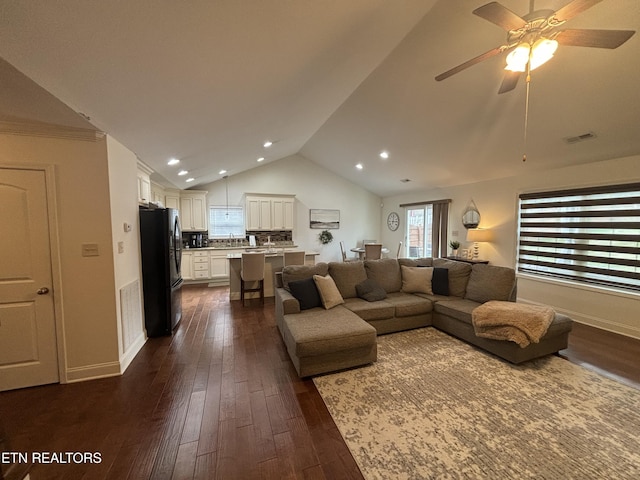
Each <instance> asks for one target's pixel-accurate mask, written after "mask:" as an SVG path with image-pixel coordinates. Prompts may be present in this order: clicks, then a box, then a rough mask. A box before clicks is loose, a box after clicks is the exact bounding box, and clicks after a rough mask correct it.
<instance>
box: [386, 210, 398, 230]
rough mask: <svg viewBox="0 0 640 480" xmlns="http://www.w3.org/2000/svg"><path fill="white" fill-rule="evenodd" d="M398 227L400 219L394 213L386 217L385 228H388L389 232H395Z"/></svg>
mask: <svg viewBox="0 0 640 480" xmlns="http://www.w3.org/2000/svg"><path fill="white" fill-rule="evenodd" d="M399 226H400V217H399V216H398V214H397V213H396V212H391V213H390V214H389V216H388V217H387V227H389V230H391V231H392V232H395V231H396V230H397V229H398V227H399Z"/></svg>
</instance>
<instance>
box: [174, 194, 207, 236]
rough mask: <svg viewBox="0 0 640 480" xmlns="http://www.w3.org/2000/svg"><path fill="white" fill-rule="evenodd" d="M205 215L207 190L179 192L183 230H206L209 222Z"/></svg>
mask: <svg viewBox="0 0 640 480" xmlns="http://www.w3.org/2000/svg"><path fill="white" fill-rule="evenodd" d="M207 216H208V212H207V192H204V191H193V192H192V191H182V192H180V217H181V224H182V230H183V231H185V232H188V231H200V232H204V231H207V230H208V223H209V222H208V218H207Z"/></svg>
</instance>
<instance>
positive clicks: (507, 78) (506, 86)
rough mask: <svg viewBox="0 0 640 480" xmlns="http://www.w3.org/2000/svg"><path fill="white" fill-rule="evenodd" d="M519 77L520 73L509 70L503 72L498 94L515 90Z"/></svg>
mask: <svg viewBox="0 0 640 480" xmlns="http://www.w3.org/2000/svg"><path fill="white" fill-rule="evenodd" d="M521 75H522V72H512V71H510V70H505V72H504V78H503V79H502V85H500V90H498V94H501V93H506V92H510V91H511V90H513V89H514V88H516V85H517V84H518V80H519V79H520V76H521Z"/></svg>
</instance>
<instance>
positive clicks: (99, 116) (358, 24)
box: [0, 0, 640, 196]
mask: <svg viewBox="0 0 640 480" xmlns="http://www.w3.org/2000/svg"><path fill="white" fill-rule="evenodd" d="M484 3H487V0H458V1H455V2H454V1H451V0H439V1H435V0H393V1H391V0H322V1H318V0H216V1H212V0H199V1H196V0H192V1H188V2H185V1H177V0H162V1H160V0H133V1H128V2H127V1H116V0H109V1H105V0H73V1H72V0H61V1H57V2H43V1H41V0H20V1H15V0H0V57H2V58H4V59H5V60H6V61H7V62H8V63H10V64H11V65H13V66H15V67H16V68H17V69H18V70H19V71H21V72H23V73H24V74H25V75H27V76H28V77H30V78H31V79H33V80H34V81H35V82H37V83H38V84H39V85H41V86H43V87H44V88H45V89H47V90H48V91H49V92H51V93H52V94H53V95H54V96H55V97H57V98H59V99H60V100H62V101H63V102H65V103H66V104H67V105H69V106H70V107H71V108H72V109H73V110H75V111H76V112H81V113H83V114H84V115H86V116H88V117H90V120H91V123H92V124H93V125H95V126H96V127H98V128H99V129H101V130H103V131H105V132H107V133H108V134H110V135H112V136H113V137H115V138H116V139H118V140H119V141H120V142H121V143H123V144H124V145H125V146H127V147H128V148H129V149H131V150H133V151H134V152H135V153H136V154H137V155H138V156H139V158H140V159H141V160H142V161H144V162H145V163H147V164H148V165H149V166H151V167H152V168H153V169H154V170H156V171H157V172H158V173H159V174H160V175H161V176H162V177H164V178H165V179H166V180H168V181H169V182H170V183H172V184H174V185H175V186H177V187H180V188H186V187H187V186H189V187H193V186H197V185H201V184H205V183H209V182H212V181H215V180H217V179H219V178H220V177H221V175H220V174H219V173H218V172H219V171H220V170H221V169H226V170H227V171H228V174H229V175H233V174H236V173H239V172H241V171H244V170H247V169H250V168H254V167H257V166H260V165H262V164H264V163H268V162H269V161H274V160H277V159H279V158H283V157H286V156H289V155H292V154H296V153H299V154H301V155H304V156H305V157H307V158H309V159H310V160H312V161H314V162H317V163H318V164H321V165H323V166H324V167H326V168H328V169H330V170H332V171H334V172H336V173H338V174H339V175H342V176H344V177H346V178H348V179H349V180H351V181H353V182H355V183H358V184H360V185H362V186H363V187H365V188H367V189H369V190H370V191H372V192H374V193H376V194H378V195H380V196H388V195H393V194H397V193H401V192H406V191H410V190H415V189H426V188H433V187H438V186H446V185H454V184H461V183H469V182H474V181H479V180H483V179H490V178H500V177H505V176H510V175H514V174H519V173H523V172H525V173H526V171H527V170H528V169H540V168H548V167H550V166H562V165H573V164H580V163H586V162H592V161H598V160H602V159H607V158H615V157H622V156H627V155H633V154H639V153H640V135H639V134H638V126H639V125H640V88H638V78H640V61H638V59H639V58H640V34H636V35H634V36H633V37H632V38H631V39H630V40H629V41H628V42H627V43H625V44H624V45H622V46H621V47H620V48H618V49H615V50H605V49H596V48H582V47H560V48H559V49H558V52H557V53H556V56H555V58H554V59H553V60H551V61H550V62H549V63H548V64H546V65H545V66H543V67H541V68H540V69H538V70H536V71H534V72H533V73H532V81H531V91H530V107H529V125H528V140H527V145H526V148H525V145H524V140H523V137H524V135H523V133H524V109H525V82H524V81H522V80H521V81H520V83H519V84H518V87H517V88H516V89H515V90H514V91H512V92H510V93H507V94H503V95H497V94H496V92H497V89H498V87H499V85H500V82H501V79H502V65H503V57H502V56H499V57H494V58H492V59H489V60H487V61H485V62H483V63H481V64H478V65H475V66H473V67H471V68H469V69H467V70H464V71H463V72H461V73H458V74H457V75H454V76H453V77H451V78H449V79H447V80H445V81H443V82H436V81H435V80H434V77H435V76H436V75H437V74H439V73H442V72H444V71H445V70H448V69H449V68H451V67H454V66H455V65H457V64H459V63H462V62H464V61H466V60H468V59H470V58H472V57H475V56H476V55H479V54H481V53H483V52H485V51H487V50H490V49H491V48H493V47H496V46H499V45H501V44H503V43H504V42H505V40H506V33H505V32H504V31H503V30H502V29H501V28H500V27H498V26H496V25H494V24H492V23H490V22H488V21H486V20H484V19H482V18H480V17H478V16H475V15H473V14H472V13H471V12H472V11H473V10H474V9H475V8H477V7H479V6H480V5H483V4H484ZM500 3H502V4H503V5H505V6H506V7H508V8H510V9H511V10H513V11H514V12H515V13H517V14H519V15H525V14H526V13H527V12H528V10H529V6H530V5H529V3H530V1H529V0H502V1H501V2H500ZM566 3H568V0H537V1H536V2H535V8H536V9H553V10H557V9H558V8H559V7H561V6H563V5H565V4H566ZM567 27H568V28H599V29H600V28H604V29H626V30H640V1H638V0H604V1H603V2H602V3H599V4H597V5H595V6H593V7H592V8H590V9H589V10H587V11H585V12H583V13H582V14H580V15H578V16H577V17H575V18H574V19H572V20H570V21H569V22H567ZM9 73H10V69H9V68H8V66H7V65H3V64H2V63H0V75H2V76H3V77H8V76H9ZM11 75H12V76H14V77H15V73H11ZM6 83H7V82H6V81H4V82H3V83H2V85H6ZM7 95H8V94H7V93H6V92H4V94H3V92H0V99H3V97H4V99H3V102H2V104H0V109H1V110H0V115H5V116H7V115H10V116H12V117H16V116H17V117H21V116H23V117H30V118H33V119H35V120H39V121H52V117H56V115H54V114H52V112H51V111H50V110H47V108H45V106H44V105H45V104H46V102H40V103H39V104H38V107H36V108H34V106H33V104H32V105H28V103H29V102H27V101H24V102H16V101H10V102H7V101H5V100H6V97H7ZM22 96H23V97H25V96H26V95H25V94H24V92H23V93H22ZM13 97H14V98H15V95H14V96H13ZM29 98H32V99H34V100H35V98H36V96H35V95H34V96H29ZM58 113H60V112H58ZM57 118H58V121H59V122H61V123H63V124H65V123H66V124H69V125H71V124H73V123H74V122H76V121H75V120H73V119H72V118H70V117H69V115H68V112H67V113H65V114H64V115H62V114H60V115H58V116H57ZM76 123H77V122H76ZM586 132H594V133H595V135H596V138H595V139H592V140H588V141H585V142H581V143H577V144H571V145H569V144H567V143H566V142H565V141H564V138H566V137H572V136H576V135H581V134H583V133H586ZM267 139H270V140H273V141H274V142H275V144H274V145H273V146H272V147H271V148H269V149H264V148H263V147H262V143H263V142H264V141H265V140H267ZM381 150H388V151H389V153H390V158H389V159H387V160H383V159H381V158H380V157H379V156H378V154H379V152H380V151H381ZM525 151H526V153H527V161H526V162H525V163H523V162H522V155H523V153H524V152H525ZM260 156H264V157H266V160H265V162H264V163H262V164H259V163H257V162H256V159H257V158H258V157H260ZM171 157H177V158H180V159H181V160H182V163H181V167H182V168H186V169H187V170H189V172H190V173H189V176H193V177H194V178H195V179H196V180H195V182H193V183H191V184H186V183H184V177H178V176H177V175H176V173H177V169H176V167H168V166H167V165H166V162H167V161H168V160H169V158H171ZM358 162H360V163H362V164H363V165H364V169H363V170H357V169H355V167H354V166H355V164H356V163H358ZM402 179H410V180H411V181H410V182H408V183H403V182H401V180H402Z"/></svg>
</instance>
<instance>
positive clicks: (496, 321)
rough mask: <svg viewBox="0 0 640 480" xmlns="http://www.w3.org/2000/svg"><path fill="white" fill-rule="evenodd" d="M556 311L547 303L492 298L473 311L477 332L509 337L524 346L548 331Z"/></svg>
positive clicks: (493, 336)
mask: <svg viewBox="0 0 640 480" xmlns="http://www.w3.org/2000/svg"><path fill="white" fill-rule="evenodd" d="M554 317H555V311H554V310H553V309H552V308H551V307H547V306H544V305H529V304H522V303H514V302H500V301H497V300H491V301H489V302H487V303H484V304H483V305H480V306H479V307H476V308H475V309H474V310H473V312H471V320H472V322H473V328H474V330H475V332H476V335H477V336H479V337H484V338H491V339H494V340H510V341H512V342H515V343H517V344H518V345H520V347H521V348H524V347H526V346H527V345H529V344H531V343H538V342H539V341H540V338H542V336H544V334H545V333H547V329H548V328H549V325H551V322H552V321H553V319H554Z"/></svg>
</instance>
